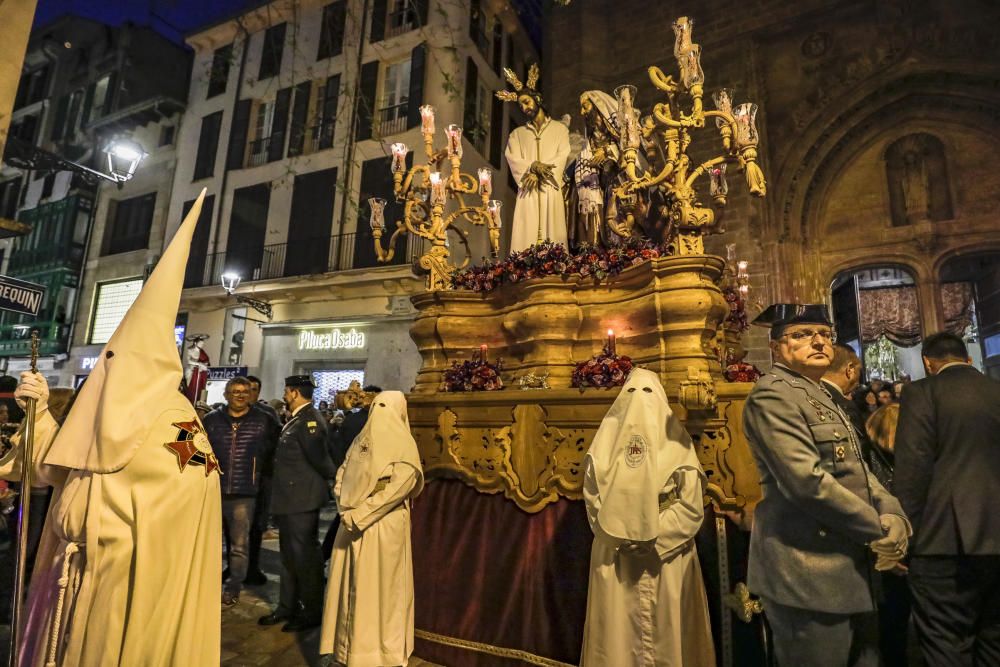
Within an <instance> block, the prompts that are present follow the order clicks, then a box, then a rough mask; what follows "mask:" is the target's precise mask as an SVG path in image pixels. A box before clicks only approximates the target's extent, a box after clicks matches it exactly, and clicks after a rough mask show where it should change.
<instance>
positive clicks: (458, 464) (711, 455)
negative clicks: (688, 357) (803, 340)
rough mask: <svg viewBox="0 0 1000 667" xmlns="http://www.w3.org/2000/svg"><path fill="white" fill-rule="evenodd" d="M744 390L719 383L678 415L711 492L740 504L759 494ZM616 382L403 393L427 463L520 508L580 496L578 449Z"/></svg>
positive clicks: (428, 470)
mask: <svg viewBox="0 0 1000 667" xmlns="http://www.w3.org/2000/svg"><path fill="white" fill-rule="evenodd" d="M749 390H750V385H746V384H720V385H718V390H717V392H718V393H717V397H716V398H717V402H716V407H715V409H714V410H712V411H711V412H704V411H699V412H698V413H688V412H687V411H686V410H685V409H684V408H683V407H682V406H681V405H679V404H672V407H673V409H674V410H675V412H676V413H677V414H678V415H679V416H680V417H681V418H682V419H685V423H686V424H687V426H688V430H689V431H690V432H691V433H692V434H693V436H694V439H695V443H696V446H697V448H698V457H699V459H700V461H701V464H702V467H703V468H704V469H705V473H706V474H707V475H708V479H709V485H708V493H707V496H708V499H711V500H714V501H715V502H716V503H718V504H719V505H721V506H722V507H723V508H725V509H737V508H739V507H742V506H744V505H746V504H747V503H749V502H753V501H754V500H756V499H757V498H759V496H760V488H759V486H758V483H757V479H758V477H757V471H756V468H755V466H754V463H753V459H752V458H751V456H750V452H749V450H748V448H747V445H746V440H745V439H744V437H743V431H742V428H741V426H740V424H741V419H740V415H741V413H742V410H743V403H744V401H745V399H746V395H747V393H748V392H749ZM617 394H618V390H617V389H614V390H603V389H587V390H585V391H582V392H581V391H579V390H574V389H548V390H545V389H541V390H517V389H507V390H504V391H496V392H477V393H454V394H446V393H437V394H418V393H414V394H411V395H410V399H409V408H410V409H409V414H410V426H411V428H412V430H413V434H414V437H415V438H416V440H417V445H418V447H419V448H420V454H421V459H422V460H423V465H424V473H425V475H426V476H427V477H428V478H429V479H433V478H435V477H450V478H457V479H460V480H462V481H464V482H465V483H467V484H469V485H470V486H473V487H474V488H476V489H477V490H479V491H481V492H483V493H503V494H504V495H505V496H506V497H507V498H509V499H510V500H512V501H514V502H515V503H517V505H518V507H520V508H521V509H523V510H525V511H527V512H538V511H541V510H542V509H543V508H544V507H545V506H546V505H548V504H549V503H551V502H554V501H555V500H557V499H558V498H559V497H560V496H561V497H564V498H571V499H578V498H580V497H581V493H582V485H583V458H584V455H585V454H586V453H587V449H588V448H589V447H590V443H591V441H592V440H593V437H594V434H595V433H596V432H597V428H598V426H600V423H601V420H602V419H603V418H604V414H605V413H606V412H607V410H608V408H609V407H610V406H611V403H612V402H613V401H614V399H615V397H616V396H617Z"/></svg>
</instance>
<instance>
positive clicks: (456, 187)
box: [368, 105, 503, 290]
mask: <svg viewBox="0 0 1000 667" xmlns="http://www.w3.org/2000/svg"><path fill="white" fill-rule="evenodd" d="M420 118H421V125H420V130H421V134H422V135H423V139H424V154H425V155H426V157H427V162H426V163H424V164H414V165H413V166H411V167H409V168H407V167H406V156H407V153H409V148H408V147H407V146H406V144H403V143H395V144H392V147H391V150H392V167H391V168H392V175H393V191H394V194H395V196H396V201H397V202H400V203H401V204H403V218H402V220H397V221H396V229H395V231H394V232H393V233H392V236H391V237H390V238H389V243H388V245H389V248H388V250H386V249H384V248H383V247H382V233H383V231H384V230H385V205H386V201H385V200H384V199H381V198H378V197H373V198H371V199H369V200H368V204H369V206H370V207H371V219H370V221H369V222H370V224H371V229H372V235H373V236H374V237H375V253H376V255H377V256H378V261H380V262H390V261H392V259H393V256H394V255H395V252H396V240H397V238H398V237H399V236H400V235H404V234H408V233H409V234H413V235H414V236H417V237H420V238H424V239H427V240H428V241H430V243H431V247H430V249H429V250H428V251H427V252H425V253H424V254H423V255H422V256H421V257H420V261H419V264H420V267H421V268H423V269H425V270H426V271H427V272H428V278H427V288H428V289H429V290H439V289H447V288H448V287H449V285H450V278H451V274H452V273H453V272H454V271H455V270H456V268H464V267H465V266H467V265H468V263H469V258H470V255H471V252H470V249H469V242H468V232H467V231H465V230H463V229H461V228H458V227H456V226H455V224H456V223H457V222H459V221H461V220H464V221H466V222H468V223H471V224H473V225H483V226H485V227H486V228H487V230H488V231H489V239H490V246H491V249H492V252H493V256H494V257H495V256H496V255H497V252H498V251H499V247H500V225H501V218H500V209H501V207H502V204H503V203H502V202H500V201H498V200H495V199H490V195H491V194H492V193H493V171H492V170H491V169H489V168H487V167H483V168H481V169H480V170H479V172H478V178H476V177H473V176H472V175H471V174H465V173H462V128H461V127H459V126H458V125H449V126H448V127H447V128H446V129H445V139H446V140H447V144H446V146H445V148H443V149H441V150H437V151H436V150H434V109H433V107H430V106H427V105H425V106H422V107H420ZM445 161H447V162H448V166H449V167H450V170H449V171H448V172H447V173H443V171H442V168H443V167H444V166H445V165H444V163H445ZM418 176H419V178H418ZM473 198H474V199H473ZM449 201H452V202H455V203H456V204H457V208H454V207H453V210H451V211H450V212H448V213H446V212H445V209H446V208H448V203H449ZM449 229H450V230H453V231H454V232H455V233H456V235H457V236H458V238H459V240H460V241H461V242H462V244H463V245H464V246H465V249H466V257H465V261H464V262H463V263H462V265H461V267H455V266H454V265H453V264H452V263H451V249H450V247H449V243H448V231H449Z"/></svg>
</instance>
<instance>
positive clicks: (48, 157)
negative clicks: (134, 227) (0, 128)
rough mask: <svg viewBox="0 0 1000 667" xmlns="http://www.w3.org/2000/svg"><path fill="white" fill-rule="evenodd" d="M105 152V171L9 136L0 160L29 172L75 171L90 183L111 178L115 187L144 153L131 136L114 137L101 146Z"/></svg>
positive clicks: (123, 179)
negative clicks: (106, 163)
mask: <svg viewBox="0 0 1000 667" xmlns="http://www.w3.org/2000/svg"><path fill="white" fill-rule="evenodd" d="M103 151H104V152H105V153H107V159H108V172H110V173H107V174H105V173H104V172H102V171H98V170H96V169H91V168H90V167H88V166H86V165H82V164H79V163H77V162H73V161H72V160H67V159H66V158H64V157H61V156H59V155H56V154H55V153H53V152H51V151H47V150H45V149H43V148H39V147H38V146H33V145H31V144H30V143H28V142H27V141H24V140H23V139H19V138H17V137H13V136H9V137H7V146H6V150H5V151H4V155H3V161H4V162H6V163H7V164H8V165H10V166H11V167H15V168H17V169H26V170H31V171H49V172H51V171H72V172H73V173H76V174H79V175H80V176H82V177H83V178H84V179H86V180H87V181H88V182H89V183H91V184H92V185H97V182H98V181H99V180H105V181H111V182H112V183H115V184H116V185H118V187H119V188H121V187H122V185H123V184H124V183H125V182H126V181H128V180H130V179H131V178H132V177H133V176H134V175H135V170H136V168H137V167H138V166H139V163H140V162H141V161H142V159H143V158H144V157H146V155H147V153H146V151H144V150H143V148H142V146H140V145H139V144H138V143H136V142H135V141H132V140H131V139H117V140H115V141H112V142H110V143H108V145H107V146H105V147H104V148H103Z"/></svg>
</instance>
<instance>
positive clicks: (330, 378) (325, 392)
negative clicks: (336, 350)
mask: <svg viewBox="0 0 1000 667" xmlns="http://www.w3.org/2000/svg"><path fill="white" fill-rule="evenodd" d="M312 376H313V380H314V381H315V382H316V391H315V392H314V393H313V403H314V404H316V405H317V406H319V404H320V401H326V402H327V403H329V404H330V405H333V399H334V395H335V394H336V393H337V392H338V391H343V390H344V389H347V387H348V386H349V385H350V384H351V382H352V381H354V380H357V381H358V382H359V383H360V384H361V385H362V386H363V385H364V384H365V372H364V371H363V370H321V371H313V374H312Z"/></svg>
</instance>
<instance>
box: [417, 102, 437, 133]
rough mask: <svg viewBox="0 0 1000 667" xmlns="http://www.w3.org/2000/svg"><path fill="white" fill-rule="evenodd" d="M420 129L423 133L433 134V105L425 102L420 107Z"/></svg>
mask: <svg viewBox="0 0 1000 667" xmlns="http://www.w3.org/2000/svg"><path fill="white" fill-rule="evenodd" d="M420 131H421V132H422V133H423V134H425V135H428V134H434V107H432V106H431V105H429V104H425V105H423V106H422V107H420Z"/></svg>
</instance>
